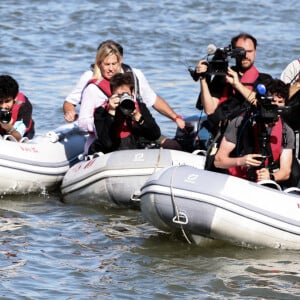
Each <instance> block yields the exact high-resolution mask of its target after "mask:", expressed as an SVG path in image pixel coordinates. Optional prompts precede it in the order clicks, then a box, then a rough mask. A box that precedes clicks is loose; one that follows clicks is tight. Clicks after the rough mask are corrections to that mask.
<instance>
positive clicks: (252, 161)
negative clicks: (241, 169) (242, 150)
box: [240, 154, 265, 167]
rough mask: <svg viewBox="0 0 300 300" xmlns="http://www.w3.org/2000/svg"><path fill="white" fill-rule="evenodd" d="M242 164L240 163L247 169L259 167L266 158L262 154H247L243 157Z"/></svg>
mask: <svg viewBox="0 0 300 300" xmlns="http://www.w3.org/2000/svg"><path fill="white" fill-rule="evenodd" d="M241 159H242V162H241V163H240V165H241V166H245V167H259V166H261V165H262V162H263V161H264V159H265V157H264V156H262V155H261V154H247V155H244V156H242V157H241Z"/></svg>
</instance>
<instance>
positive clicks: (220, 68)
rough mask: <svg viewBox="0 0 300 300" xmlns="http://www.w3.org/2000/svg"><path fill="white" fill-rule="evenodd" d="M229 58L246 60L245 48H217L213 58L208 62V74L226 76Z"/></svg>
mask: <svg viewBox="0 0 300 300" xmlns="http://www.w3.org/2000/svg"><path fill="white" fill-rule="evenodd" d="M228 57H231V58H240V59H241V58H244V57H246V51H245V49H244V48H241V47H237V48H232V47H231V46H230V45H229V46H228V47H224V48H217V49H216V52H215V53H214V54H213V56H212V57H211V58H210V59H209V60H208V71H207V72H208V73H209V74H212V75H226V74H227V69H228Z"/></svg>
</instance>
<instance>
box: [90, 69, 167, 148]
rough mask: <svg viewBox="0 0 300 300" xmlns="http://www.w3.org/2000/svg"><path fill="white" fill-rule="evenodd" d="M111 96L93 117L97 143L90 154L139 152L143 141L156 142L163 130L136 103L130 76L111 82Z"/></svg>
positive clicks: (118, 75)
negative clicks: (121, 151)
mask: <svg viewBox="0 0 300 300" xmlns="http://www.w3.org/2000/svg"><path fill="white" fill-rule="evenodd" d="M110 89H111V92H112V96H111V97H110V98H109V99H108V100H107V101H106V103H105V105H103V106H100V107H98V108H97V109H96V110H95V113H94V120H95V121H94V122H95V128H96V135H97V139H96V140H95V141H94V142H93V143H92V144H91V146H90V147H89V154H93V153H95V152H100V151H101V152H103V153H107V152H111V151H114V150H122V149H136V148H138V147H139V145H140V140H141V139H142V138H143V139H146V140H149V141H154V140H156V139H158V138H159V137H160V134H161V133H160V128H159V126H158V125H157V124H156V122H155V120H154V118H153V117H152V115H151V113H150V112H149V110H148V108H147V107H146V105H145V104H144V103H142V102H136V101H134V100H133V99H134V97H133V95H134V82H133V79H132V76H131V75H130V74H128V73H118V74H115V75H114V76H113V77H112V78H111V79H110Z"/></svg>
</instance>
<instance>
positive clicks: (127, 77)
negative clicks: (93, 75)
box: [109, 73, 134, 94]
mask: <svg viewBox="0 0 300 300" xmlns="http://www.w3.org/2000/svg"><path fill="white" fill-rule="evenodd" d="M109 83H110V90H111V93H112V94H113V93H114V92H115V90H116V89H117V88H118V87H120V86H122V85H128V86H129V88H130V91H131V92H132V91H133V89H134V81H133V78H132V75H131V74H129V73H117V74H115V75H114V76H113V77H112V78H111V79H110V81H109Z"/></svg>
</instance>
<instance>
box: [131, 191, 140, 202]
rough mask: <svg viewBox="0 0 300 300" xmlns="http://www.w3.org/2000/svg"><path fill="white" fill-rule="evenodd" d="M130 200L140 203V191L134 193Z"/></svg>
mask: <svg viewBox="0 0 300 300" xmlns="http://www.w3.org/2000/svg"><path fill="white" fill-rule="evenodd" d="M130 200H131V201H134V202H140V201H141V192H140V191H136V192H134V193H133V194H132V195H131V197H130Z"/></svg>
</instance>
